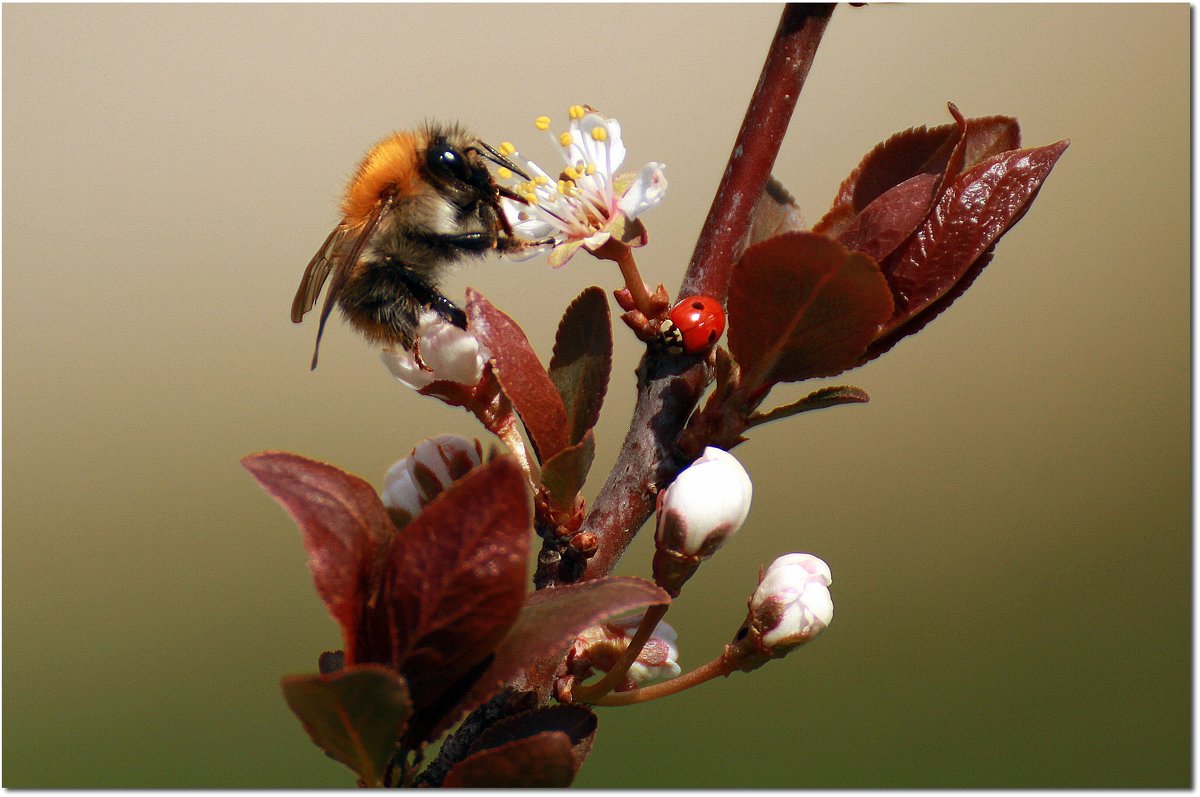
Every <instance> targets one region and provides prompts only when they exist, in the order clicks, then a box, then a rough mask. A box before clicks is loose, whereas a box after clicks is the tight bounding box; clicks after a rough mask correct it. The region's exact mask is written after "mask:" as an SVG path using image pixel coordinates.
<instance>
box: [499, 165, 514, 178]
mask: <svg viewBox="0 0 1200 797" xmlns="http://www.w3.org/2000/svg"><path fill="white" fill-rule="evenodd" d="M496 176H497V177H499V178H500V179H501V180H511V179H512V176H513V173H512V169H509V168H506V167H504V166H501V167H500V168H499V169H497V170H496Z"/></svg>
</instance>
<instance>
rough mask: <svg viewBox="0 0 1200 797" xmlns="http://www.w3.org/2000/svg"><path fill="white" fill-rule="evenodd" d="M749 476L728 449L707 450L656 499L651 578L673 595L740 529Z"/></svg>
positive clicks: (746, 505) (746, 510) (747, 503)
mask: <svg viewBox="0 0 1200 797" xmlns="http://www.w3.org/2000/svg"><path fill="white" fill-rule="evenodd" d="M753 492H754V490H753V486H752V485H751V483H750V476H749V475H748V474H747V473H746V469H745V468H743V467H742V464H741V463H740V462H738V461H737V459H736V458H735V457H734V456H733V455H732V454H730V453H729V452H728V451H722V450H721V449H719V448H713V447H711V446H710V447H708V448H706V449H704V454H703V455H702V456H701V457H700V458H699V459H697V460H696V461H695V462H693V463H692V464H691V465H690V466H689V467H687V468H685V469H684V471H683V472H682V473H680V474H679V476H678V477H676V479H675V481H674V482H672V483H671V485H670V486H669V487H667V489H665V490H663V491H662V492H661V493H659V495H658V525H657V527H656V528H655V530H654V543H655V546H656V547H657V551H656V552H655V556H654V578H655V581H657V582H658V584H659V586H661V587H663V588H664V589H666V590H667V591H668V592H670V593H671V594H672V595H673V596H675V595H678V594H679V589H680V588H681V587H682V586H683V583H684V582H685V581H687V580H688V579H689V578H691V576H692V574H693V573H694V572H695V570H696V568H697V567H699V565H700V562H701V561H702V560H704V559H706V558H708V557H710V556H712V555H713V554H714V553H716V551H717V549H719V548H720V547H721V546H722V545H724V544H725V542H726V540H728V539H729V538H730V537H731V536H733V534H734V532H736V531H737V530H738V529H739V528H741V526H742V523H743V522H745V520H746V515H747V514H748V513H749V512H750V499H751V496H752V495H753Z"/></svg>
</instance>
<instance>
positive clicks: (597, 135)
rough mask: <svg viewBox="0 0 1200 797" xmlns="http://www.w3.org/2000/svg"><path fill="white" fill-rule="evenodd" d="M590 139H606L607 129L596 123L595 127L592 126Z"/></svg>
mask: <svg viewBox="0 0 1200 797" xmlns="http://www.w3.org/2000/svg"><path fill="white" fill-rule="evenodd" d="M592 140H593V141H608V131H607V130H605V129H604V128H603V127H600V126H599V125H597V126H596V127H593V128H592Z"/></svg>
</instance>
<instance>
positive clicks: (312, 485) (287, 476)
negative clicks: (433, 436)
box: [242, 451, 396, 661]
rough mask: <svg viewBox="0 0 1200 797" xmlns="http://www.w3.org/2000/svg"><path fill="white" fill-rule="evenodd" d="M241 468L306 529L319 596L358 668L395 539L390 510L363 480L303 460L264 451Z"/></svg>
mask: <svg viewBox="0 0 1200 797" xmlns="http://www.w3.org/2000/svg"><path fill="white" fill-rule="evenodd" d="M242 465H243V466H244V467H245V468H246V470H248V471H250V473H251V474H252V475H253V476H254V478H255V479H257V480H258V483H259V484H261V485H262V487H263V489H264V490H266V491H267V493H268V494H269V495H270V496H271V497H272V498H274V499H275V500H276V501H278V502H279V503H280V505H282V506H283V508H284V509H285V510H287V513H288V514H289V515H291V516H292V519H293V520H294V521H295V522H296V525H297V526H299V527H300V531H301V533H302V534H303V536H304V547H305V548H306V549H307V550H308V566H309V569H311V570H312V574H313V581H314V582H315V583H316V586H317V594H319V595H320V596H321V599H322V600H324V601H325V605H326V606H328V607H329V612H330V614H332V615H333V617H334V619H336V620H337V621H338V623H340V624H341V626H342V636H343V639H344V641H345V648H346V658H347V660H348V661H353V660H354V656H355V644H356V637H357V635H358V629H359V627H360V624H361V622H362V619H363V618H362V614H363V607H364V606H365V605H366V603H367V601H368V600H369V599H370V596H371V595H373V594H374V592H375V590H376V588H377V586H378V584H379V581H380V579H381V577H382V572H383V567H384V564H385V561H386V557H387V549H388V545H389V543H390V542H391V540H392V539H393V537H395V534H396V528H395V526H393V525H392V521H391V519H390V518H389V517H388V513H387V510H386V509H385V508H384V506H383V504H382V503H381V502H380V500H379V496H378V495H376V494H375V489H374V488H373V487H371V485H369V484H367V483H366V482H365V481H363V480H362V479H360V478H358V477H357V476H354V475H352V474H349V473H346V472H345V471H343V470H340V469H338V468H335V467H334V466H332V465H326V464H325V463H322V462H316V461H314V460H311V459H307V458H305V457H301V456H299V455H297V454H289V453H286V452H283V451H264V452H262V453H259V454H251V455H249V456H247V457H245V458H244V459H242Z"/></svg>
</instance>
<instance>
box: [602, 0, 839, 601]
mask: <svg viewBox="0 0 1200 797" xmlns="http://www.w3.org/2000/svg"><path fill="white" fill-rule="evenodd" d="M832 13H833V6H832V5H824V4H821V5H788V6H786V7H785V8H784V11H783V16H782V18H781V19H780V21H779V27H778V28H777V29H776V31H775V38H774V39H773V40H772V42H771V48H770V50H769V51H768V53H767V60H766V63H765V64H764V65H763V70H762V74H761V75H760V77H759V79H758V85H757V86H756V88H755V90H754V96H753V97H752V98H751V99H750V106H749V107H748V108H747V109H746V116H745V119H744V120H743V121H742V128H741V130H740V131H739V132H738V136H737V140H736V141H735V142H734V146H733V152H732V153H731V154H730V156H729V164H728V165H727V166H726V168H725V176H724V178H723V179H722V180H721V185H720V188H718V190H717V195H716V197H715V198H714V199H713V204H712V207H711V208H710V209H709V212H708V218H707V219H706V220H705V222H704V227H703V228H702V229H701V232H700V238H699V240H698V241H697V242H696V249H695V252H694V253H693V255H692V261H691V263H690V264H689V266H688V270H687V273H686V274H685V275H684V278H683V284H682V285H681V287H680V290H679V295H680V296H681V297H682V296H690V295H693V294H704V295H707V296H712V297H714V298H716V299H718V300H721V301H722V302H723V301H724V299H725V297H726V295H727V294H728V292H729V277H730V273H731V272H732V270H733V264H734V261H735V259H736V258H737V256H738V255H739V254H740V250H741V248H742V246H743V245H744V242H745V240H746V237H747V235H748V234H749V231H750V222H751V218H750V212H751V209H752V208H753V207H754V204H755V202H757V201H758V197H759V195H760V194H761V193H762V190H763V186H765V185H766V183H767V179H768V178H769V177H770V174H771V167H772V166H773V165H774V164H775V156H776V155H777V154H778V152H779V145H780V144H781V143H782V141H783V136H784V134H785V133H786V132H787V126H788V122H789V120H790V119H791V116H792V111H793V110H794V109H795V107H796V100H797V99H798V98H799V96H800V90H801V89H802V88H803V86H804V80H805V78H806V77H807V76H808V71H809V68H810V67H811V66H812V61H813V57H814V56H815V55H816V51H817V46H818V45H819V44H820V42H821V36H822V35H823V34H824V32H825V26H826V25H827V24H828V22H829V17H830V15H831V14H832ZM709 378H710V377H709V373H708V368H707V366H706V365H705V364H704V362H703V361H702V360H701V359H699V358H696V357H676V356H670V355H667V354H665V353H663V352H657V351H648V352H647V353H646V355H645V356H644V357H643V358H642V362H641V364H640V365H639V366H638V399H637V406H636V408H635V409H634V416H633V421H632V422H631V424H630V428H629V434H628V435H627V436H626V437H625V442H624V444H623V446H622V449H621V453H620V455H619V457H618V459H617V464H616V466H615V467H614V468H613V470H612V472H611V473H610V474H609V476H608V480H607V481H605V483H604V486H603V487H602V488H601V490H600V494H599V495H598V496H597V497H596V501H595V503H594V504H593V505H592V509H591V512H589V514H588V516H587V518H586V519H585V521H584V525H583V529H584V530H586V531H591V532H593V533H594V534H595V535H596V536H597V537H598V538H599V540H600V547H599V549H598V550H597V552H596V555H595V556H594V557H593V558H592V559H591V560H589V562H588V567H587V570H586V571H585V572H584V575H583V578H584V579H585V580H586V579H592V578H599V577H601V576H604V575H608V574H609V573H611V572H612V570H613V568H614V567H615V566H616V564H617V561H618V560H619V559H620V558H621V554H622V553H623V552H624V551H625V548H626V547H627V546H628V545H629V543H630V542H631V541H632V540H633V538H634V536H635V535H636V534H637V532H638V530H639V529H640V528H641V525H642V524H643V523H644V522H645V521H646V519H647V518H648V517H649V516H650V514H651V512H653V511H654V503H655V498H656V496H657V494H658V491H659V489H661V488H662V487H665V486H666V485H668V484H670V483H671V481H672V480H673V479H674V478H675V476H676V475H678V473H679V471H680V470H682V469H683V468H684V467H685V466H686V465H687V464H688V463H687V462H686V461H685V460H684V459H683V458H682V457H681V456H680V454H679V452H678V450H677V448H676V445H675V441H676V438H677V437H678V436H679V432H680V431H681V430H682V429H683V426H684V424H685V423H686V422H687V419H688V416H689V415H690V414H691V413H692V411H693V410H694V409H695V407H696V404H697V402H699V400H700V396H701V394H702V393H703V391H704V388H705V386H706V385H707V384H708V382H709Z"/></svg>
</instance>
